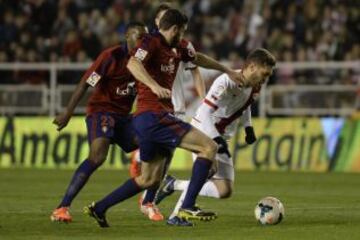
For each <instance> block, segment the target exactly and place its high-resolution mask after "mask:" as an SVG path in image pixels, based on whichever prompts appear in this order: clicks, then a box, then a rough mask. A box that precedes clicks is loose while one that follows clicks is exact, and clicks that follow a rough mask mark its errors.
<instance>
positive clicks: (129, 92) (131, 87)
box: [116, 82, 136, 96]
mask: <svg viewBox="0 0 360 240" xmlns="http://www.w3.org/2000/svg"><path fill="white" fill-rule="evenodd" d="M116 95H119V96H135V95H136V89H135V82H131V83H128V85H127V86H126V88H125V89H121V88H119V87H117V88H116Z"/></svg>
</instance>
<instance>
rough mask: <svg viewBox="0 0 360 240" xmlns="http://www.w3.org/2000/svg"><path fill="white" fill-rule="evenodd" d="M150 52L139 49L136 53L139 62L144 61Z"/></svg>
mask: <svg viewBox="0 0 360 240" xmlns="http://www.w3.org/2000/svg"><path fill="white" fill-rule="evenodd" d="M147 54H148V52H147V51H146V50H144V49H141V48H138V50H137V51H136V53H135V56H134V57H136V58H137V59H138V60H140V61H144V59H145V58H146V56H147Z"/></svg>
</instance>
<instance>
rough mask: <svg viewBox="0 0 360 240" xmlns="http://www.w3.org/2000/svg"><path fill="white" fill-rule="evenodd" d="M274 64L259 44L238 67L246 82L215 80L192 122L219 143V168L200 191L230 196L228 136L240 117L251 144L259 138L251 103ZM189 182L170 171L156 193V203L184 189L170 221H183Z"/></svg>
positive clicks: (228, 79) (209, 195) (222, 77)
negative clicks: (181, 208) (179, 178)
mask: <svg viewBox="0 0 360 240" xmlns="http://www.w3.org/2000/svg"><path fill="white" fill-rule="evenodd" d="M275 64H276V60H275V57H274V56H273V55H272V54H271V53H270V52H269V51H267V50H265V49H262V48H258V49H255V50H254V51H252V52H251V53H250V54H249V55H248V56H247V58H246V60H245V63H244V67H243V68H242V69H240V70H239V71H241V73H242V75H243V82H244V85H243V86H242V87H240V86H238V85H237V84H236V83H235V82H233V81H232V80H231V79H230V78H229V77H228V76H227V75H226V74H222V75H221V76H219V77H218V78H217V79H216V80H215V81H214V83H213V84H212V86H211V88H210V90H209V92H208V93H207V95H206V97H205V99H204V101H203V103H202V104H201V106H200V107H199V109H198V111H197V112H196V115H195V116H194V117H193V119H192V122H191V124H192V125H193V126H195V127H196V128H198V129H199V130H201V131H203V132H204V133H205V134H207V135H208V136H209V137H211V138H212V139H213V140H214V141H216V142H217V143H218V145H219V150H218V153H217V155H216V160H217V163H218V166H217V171H216V173H215V174H214V175H213V176H212V177H211V178H210V179H209V180H208V181H207V182H206V183H205V184H204V186H203V188H202V189H201V192H200V194H199V195H201V196H207V197H214V198H228V197H230V196H231V194H232V191H233V184H234V166H233V160H232V158H231V155H230V152H229V149H228V146H227V140H229V139H230V138H231V137H232V136H233V135H234V133H235V131H236V127H237V126H238V124H239V121H240V124H241V125H242V126H243V127H244V128H245V133H246V137H245V141H246V142H247V143H248V144H252V143H254V142H255V141H256V137H255V133H254V129H253V127H252V124H251V104H252V103H253V102H254V100H255V98H256V97H257V95H258V94H259V92H260V89H261V86H262V85H263V84H264V83H265V81H266V80H267V79H268V77H269V76H270V75H271V74H272V72H273V68H274V66H275ZM194 157H196V156H194ZM188 183H189V181H188V180H178V179H175V178H173V177H172V176H169V175H168V176H167V177H166V179H165V180H164V184H163V186H162V187H161V189H160V191H159V192H158V194H157V197H156V199H155V203H156V204H158V203H160V201H162V200H163V199H164V198H165V197H166V196H169V195H170V194H172V193H173V192H174V191H175V190H179V191H183V193H182V195H181V196H180V199H179V200H178V203H177V205H176V207H175V209H174V211H173V213H172V214H171V216H170V217H169V219H168V224H170V225H178V223H179V222H180V221H179V219H178V218H179V216H177V213H178V210H179V207H180V206H181V203H182V202H183V199H184V197H185V195H186V190H187V186H188ZM180 217H181V216H180ZM185 220H188V219H185ZM182 223H183V222H182Z"/></svg>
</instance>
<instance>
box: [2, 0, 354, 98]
mask: <svg viewBox="0 0 360 240" xmlns="http://www.w3.org/2000/svg"><path fill="white" fill-rule="evenodd" d="M163 2H164V1H151V0H101V1H99V0H16V1H14V0H0V63H2V62H31V63H36V62H63V63H64V62H65V63H66V62H91V61H92V60H94V59H95V58H96V56H97V55H98V54H99V53H100V51H101V50H103V49H105V48H107V47H110V46H113V45H116V44H118V43H120V42H122V41H123V40H124V31H125V26H126V24H127V23H128V22H130V21H142V22H144V23H146V25H148V26H149V28H150V29H151V28H153V26H154V23H153V22H154V14H155V10H156V8H157V7H158V6H159V4H160V3H163ZM166 2H167V3H170V4H171V5H172V6H173V7H177V8H179V9H181V10H183V11H184V12H185V14H186V15H187V16H188V17H189V19H190V21H189V26H188V31H187V36H186V38H187V39H189V40H190V41H192V42H193V44H194V46H195V48H196V49H197V50H198V51H201V52H204V53H206V54H208V55H210V56H212V57H214V58H215V59H219V60H222V61H228V62H230V63H231V64H232V65H233V67H240V66H241V63H242V61H243V58H244V57H245V56H246V55H247V53H248V52H249V51H251V50H252V49H254V48H257V47H265V48H267V49H269V50H270V51H271V52H272V53H274V55H275V56H276V57H277V59H278V61H279V62H308V61H358V60H359V59H360V41H359V36H360V21H359V16H360V1H359V0H179V1H166ZM359 71H360V70H359V68H355V69H354V68H348V69H347V68H344V69H321V70H319V69H317V70H311V69H306V70H298V69H293V68H291V67H285V68H279V69H278V70H277V71H276V74H275V77H273V78H271V79H270V82H269V84H274V83H278V84H287V85H289V84H347V85H348V84H352V85H356V84H359V83H360V72H359ZM82 72H83V71H79V72H74V71H72V72H71V73H66V72H65V71H64V72H59V73H58V83H65V84H67V83H76V82H78V81H79V78H80V77H81V74H82ZM0 73H1V75H2V77H1V79H0V83H30V84H39V83H45V84H48V83H49V72H48V71H15V72H13V71H2V72H0ZM351 98H352V97H351ZM296 101H298V100H296ZM281 102H289V101H288V100H286V99H285V100H281ZM347 102H348V103H349V104H350V103H351V102H352V101H351V99H350V100H349V101H347Z"/></svg>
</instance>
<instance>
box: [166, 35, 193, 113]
mask: <svg viewBox="0 0 360 240" xmlns="http://www.w3.org/2000/svg"><path fill="white" fill-rule="evenodd" d="M187 48H188V49H189V50H191V51H193V52H195V49H194V47H193V45H192V44H191V43H190V42H189V43H188V45H187ZM196 67H197V66H196V65H194V64H193V63H192V62H186V63H185V62H182V61H181V62H180V64H179V68H178V70H177V72H176V77H175V81H174V83H173V87H172V91H171V94H172V96H171V100H172V104H173V105H174V112H175V115H176V116H177V117H178V118H181V119H182V120H184V119H185V111H186V105H185V92H184V91H185V89H184V82H185V81H186V77H188V75H186V74H185V71H187V70H191V69H194V68H196Z"/></svg>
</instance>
